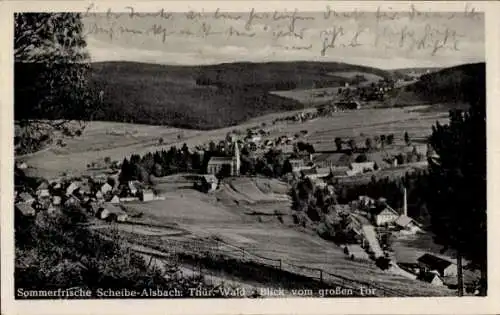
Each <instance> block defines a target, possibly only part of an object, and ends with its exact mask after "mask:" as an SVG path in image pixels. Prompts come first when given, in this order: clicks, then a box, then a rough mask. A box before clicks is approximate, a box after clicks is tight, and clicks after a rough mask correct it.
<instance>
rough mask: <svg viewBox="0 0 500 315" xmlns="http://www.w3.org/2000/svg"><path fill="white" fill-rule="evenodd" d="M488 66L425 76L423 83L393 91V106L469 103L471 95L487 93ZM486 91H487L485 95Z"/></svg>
mask: <svg viewBox="0 0 500 315" xmlns="http://www.w3.org/2000/svg"><path fill="white" fill-rule="evenodd" d="M485 76H486V72H485V63H474V64H465V65H460V66H456V67H451V68H446V69H443V70H440V71H437V72H434V73H429V74H425V75H423V76H422V77H421V78H420V80H419V81H418V82H416V83H414V84H411V85H409V86H407V87H404V88H401V89H398V90H396V91H394V95H393V98H392V99H390V100H389V101H388V102H389V104H392V105H396V106H397V105H411V104H418V103H428V104H429V103H430V104H436V103H444V104H454V105H453V106H456V105H460V104H463V103H466V102H467V101H468V98H469V97H470V95H471V94H473V93H475V92H480V93H485V91H486V87H485V81H486V78H485ZM483 91H484V92H483Z"/></svg>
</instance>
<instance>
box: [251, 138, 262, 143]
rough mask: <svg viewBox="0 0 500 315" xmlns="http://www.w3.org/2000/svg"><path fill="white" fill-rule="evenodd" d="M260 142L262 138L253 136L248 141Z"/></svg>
mask: <svg viewBox="0 0 500 315" xmlns="http://www.w3.org/2000/svg"><path fill="white" fill-rule="evenodd" d="M261 140H262V138H261V137H260V136H253V137H251V138H250V141H251V142H254V143H257V142H260V141H261Z"/></svg>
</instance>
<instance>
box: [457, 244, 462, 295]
mask: <svg viewBox="0 0 500 315" xmlns="http://www.w3.org/2000/svg"><path fill="white" fill-rule="evenodd" d="M457 284H458V296H463V295H464V277H463V272H462V253H461V251H460V249H457Z"/></svg>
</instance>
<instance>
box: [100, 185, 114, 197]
mask: <svg viewBox="0 0 500 315" xmlns="http://www.w3.org/2000/svg"><path fill="white" fill-rule="evenodd" d="M112 190H113V186H111V185H110V184H108V183H105V184H103V185H102V186H101V189H100V192H101V193H102V194H103V195H105V194H107V193H109V192H111V191H112Z"/></svg>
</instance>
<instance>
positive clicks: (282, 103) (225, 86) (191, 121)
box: [91, 62, 391, 129]
mask: <svg viewBox="0 0 500 315" xmlns="http://www.w3.org/2000/svg"><path fill="white" fill-rule="evenodd" d="M335 71H363V72H368V73H374V74H377V75H379V76H382V77H390V76H391V73H390V72H388V71H385V70H380V69H377V68H370V67H364V66H357V65H350V64H345V63H335V62H268V63H251V62H236V63H224V64H218V65H206V66H171V65H158V64H146V63H135V62H99V63H93V64H92V79H91V81H92V84H93V85H94V86H96V87H97V88H99V89H102V90H104V96H105V97H104V99H105V102H104V106H103V110H102V111H101V112H100V113H98V114H97V115H96V116H95V119H100V120H111V121H121V122H134V123H144V124H158V125H170V126H176V127H183V128H195V129H212V128H220V127H226V126H231V125H236V124H239V123H241V122H243V121H246V120H248V119H250V118H253V117H256V116H260V115H264V114H268V113H272V112H279V111H287V110H294V109H300V108H303V107H304V105H303V104H301V103H299V102H297V101H295V100H291V99H288V98H284V97H280V96H277V95H273V94H270V93H268V91H272V90H289V89H294V88H311V87H312V86H316V87H331V86H340V85H344V84H345V82H346V80H349V79H346V78H341V77H336V76H334V75H331V72H335Z"/></svg>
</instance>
